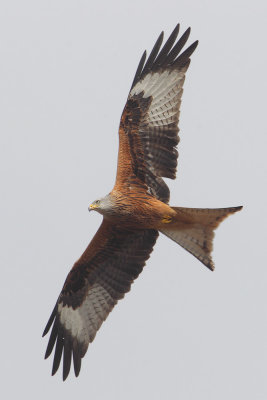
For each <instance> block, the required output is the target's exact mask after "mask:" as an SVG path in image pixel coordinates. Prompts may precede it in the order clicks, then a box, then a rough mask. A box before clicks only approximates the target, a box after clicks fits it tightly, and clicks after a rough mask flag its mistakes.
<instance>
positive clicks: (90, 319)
mask: <svg viewBox="0 0 267 400" xmlns="http://www.w3.org/2000/svg"><path fill="white" fill-rule="evenodd" d="M115 304H116V301H115V300H114V299H113V298H112V297H111V296H110V294H109V293H108V292H107V291H106V290H105V289H104V288H103V287H102V286H101V285H99V284H97V283H95V284H94V285H93V286H91V287H90V289H89V292H88V294H87V296H86V298H85V300H84V302H83V303H82V305H81V306H80V307H78V308H76V309H73V308H72V307H71V306H70V307H69V306H67V305H65V306H63V305H62V303H59V305H58V312H59V315H60V323H61V324H62V325H63V326H64V328H65V329H66V330H67V331H69V333H70V334H71V335H72V337H74V338H77V340H78V341H79V342H80V343H83V344H86V345H88V344H89V343H90V342H92V341H93V340H94V337H95V335H96V332H97V331H98V329H99V328H100V326H101V324H102V322H103V321H104V320H105V319H106V317H107V315H108V314H109V312H110V311H111V310H112V308H113V307H114V305H115Z"/></svg>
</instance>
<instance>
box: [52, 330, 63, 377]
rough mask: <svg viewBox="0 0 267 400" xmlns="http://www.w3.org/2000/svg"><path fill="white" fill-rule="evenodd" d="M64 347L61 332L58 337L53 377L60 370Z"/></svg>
mask: <svg viewBox="0 0 267 400" xmlns="http://www.w3.org/2000/svg"><path fill="white" fill-rule="evenodd" d="M63 346H64V341H63V336H62V335H61V332H59V333H58V337H57V344H56V350H55V355H54V361H53V367H52V376H53V375H55V373H56V372H57V370H58V368H59V365H60V361H61V357H62V351H63Z"/></svg>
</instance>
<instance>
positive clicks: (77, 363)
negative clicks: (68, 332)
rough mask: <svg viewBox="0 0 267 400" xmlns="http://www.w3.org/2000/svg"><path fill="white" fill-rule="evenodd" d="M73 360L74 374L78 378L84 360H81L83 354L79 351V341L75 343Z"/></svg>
mask: <svg viewBox="0 0 267 400" xmlns="http://www.w3.org/2000/svg"><path fill="white" fill-rule="evenodd" d="M72 358H73V366H74V373H75V376H76V377H77V376H78V375H79V373H80V370H81V364H82V358H81V354H80V351H79V345H78V343H77V341H75V342H74V343H73V352H72Z"/></svg>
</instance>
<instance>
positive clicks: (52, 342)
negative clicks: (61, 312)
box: [45, 320, 58, 359]
mask: <svg viewBox="0 0 267 400" xmlns="http://www.w3.org/2000/svg"><path fill="white" fill-rule="evenodd" d="M57 333H58V321H57V320H55V322H54V325H53V328H52V332H51V334H50V338H49V341H48V345H47V349H46V352H45V359H47V358H48V357H49V356H50V354H51V353H52V350H53V348H54V345H55V343H56V339H57Z"/></svg>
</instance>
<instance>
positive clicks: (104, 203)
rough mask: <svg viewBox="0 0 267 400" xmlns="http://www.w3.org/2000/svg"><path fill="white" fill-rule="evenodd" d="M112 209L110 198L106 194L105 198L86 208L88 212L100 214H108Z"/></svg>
mask: <svg viewBox="0 0 267 400" xmlns="http://www.w3.org/2000/svg"><path fill="white" fill-rule="evenodd" d="M111 208H112V203H111V198H110V195H109V194H108V195H107V196H105V197H103V198H102V199H99V200H95V201H93V203H92V204H90V206H89V207H88V210H89V211H92V210H94V211H97V212H99V213H100V214H105V213H108V211H109V210H110V209H111Z"/></svg>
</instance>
